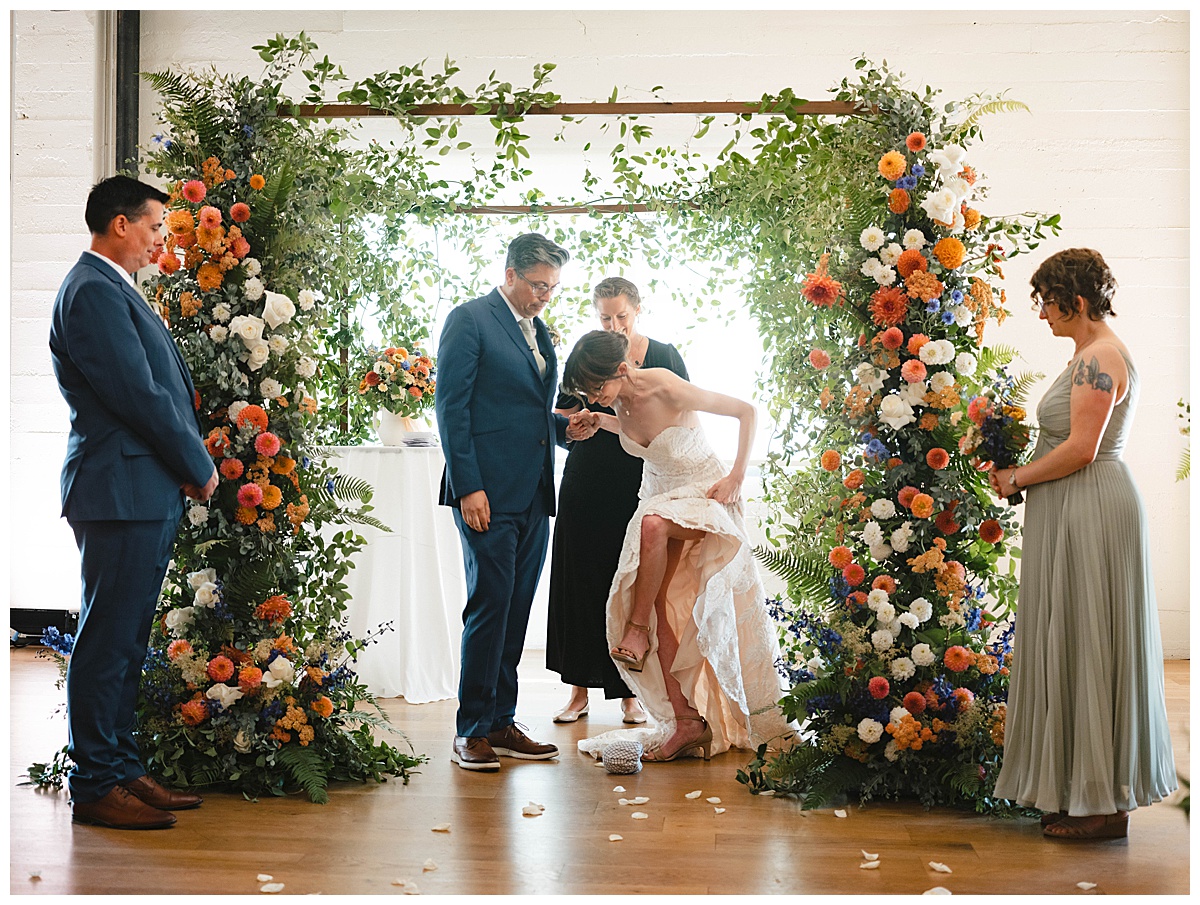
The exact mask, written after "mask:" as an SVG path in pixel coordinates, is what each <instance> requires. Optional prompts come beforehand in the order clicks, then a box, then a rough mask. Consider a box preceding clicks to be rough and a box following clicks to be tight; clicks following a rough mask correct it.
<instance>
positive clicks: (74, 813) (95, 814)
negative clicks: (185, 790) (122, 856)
mask: <svg viewBox="0 0 1200 905" xmlns="http://www.w3.org/2000/svg"><path fill="white" fill-rule="evenodd" d="M71 819H72V820H74V821H75V822H76V823H94V824H97V825H99V826H107V827H112V828H113V829H114V830H162V829H166V828H167V827H169V826H174V824H175V815H174V814H170V813H168V812H167V811H160V810H159V809H158V808H152V807H150V805H148V804H146V803H145V802H143V801H141V800H139V799H137V798H134V797H133V796H132V795H131V794H129V791H128V790H127V789H126V788H125V787H124V786H113V788H112V791H111V792H109V793H108V794H107V795H105V796H104V797H103V798H101V799H100V800H99V801H88V802H85V803H82V804H81V803H79V802H72V804H71Z"/></svg>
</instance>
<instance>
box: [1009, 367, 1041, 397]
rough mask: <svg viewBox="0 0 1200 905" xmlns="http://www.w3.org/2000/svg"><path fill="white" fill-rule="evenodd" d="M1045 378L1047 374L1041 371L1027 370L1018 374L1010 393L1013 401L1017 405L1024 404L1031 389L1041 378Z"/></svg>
mask: <svg viewBox="0 0 1200 905" xmlns="http://www.w3.org/2000/svg"><path fill="white" fill-rule="evenodd" d="M1045 379H1046V375H1045V374H1043V373H1042V372H1041V371H1025V372H1024V373H1022V374H1020V375H1018V376H1017V379H1016V381H1015V382H1014V383H1013V388H1012V393H1011V394H1010V396H1011V398H1012V401H1013V402H1015V403H1016V404H1017V405H1024V404H1025V400H1026V399H1028V398H1029V391H1030V390H1032V389H1033V387H1034V385H1035V384H1036V383H1037V382H1038V381H1039V380H1045Z"/></svg>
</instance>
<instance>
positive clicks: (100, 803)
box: [50, 176, 217, 829]
mask: <svg viewBox="0 0 1200 905" xmlns="http://www.w3.org/2000/svg"><path fill="white" fill-rule="evenodd" d="M167 200H168V196H167V195H165V194H164V193H163V192H160V191H159V190H158V189H156V188H154V187H153V186H150V185H146V184H145V183H142V182H139V181H137V180H136V179H131V178H129V177H126V176H113V177H111V178H109V179H105V180H103V181H102V182H100V183H98V184H97V185H96V186H95V187H93V189H92V191H91V193H90V194H89V195H88V199H87V208H86V212H85V215H84V219H85V221H86V222H87V225H88V228H89V230H90V231H91V234H92V241H91V248H90V249H89V250H88V251H85V252H84V253H83V254H82V256H81V257H80V258H79V261H78V263H76V265H75V266H74V267H73V268H72V269H71V272H70V273H69V274H67V278H66V280H65V281H64V282H63V284H62V288H61V289H59V292H58V297H57V298H56V299H55V301H54V311H53V315H52V318H51V324H50V354H51V358H52V359H53V362H54V373H55V376H56V377H57V378H58V387H59V390H60V391H61V392H62V395H63V398H64V399H66V401H67V405H69V406H70V409H71V432H70V435H69V437H68V439H67V455H66V461H65V462H64V463H63V469H62V514H63V515H64V516H65V517H66V519H67V522H68V523H69V524H70V526H71V529H72V530H73V531H74V532H75V540H76V543H77V544H78V545H79V553H80V558H81V560H82V568H81V573H82V579H83V595H82V600H81V604H80V613H79V630H78V634H77V636H76V639H75V647H74V649H73V650H72V652H71V659H70V663H69V666H68V668H67V718H68V723H69V728H70V748H69V753H70V756H71V760H72V761H73V762H74V765H73V767H72V768H71V773H70V775H69V776H68V779H67V783H68V786H69V788H70V792H71V805H72V813H73V817H74V819H75V821H77V822H79V823H94V824H100V825H102V826H108V827H113V828H116V829H158V828H164V827H168V826H171V825H172V824H174V823H175V815H174V814H172V813H170V811H172V810H179V809H183V808H194V807H197V806H198V805H199V804H200V803H201V799H200V797H199V796H197V795H189V794H186V793H182V792H176V791H171V790H168V789H165V788H163V787H162V786H161V785H159V784H158V783H157V782H155V781H154V780H153V779H152V778H151V777H149V776H147V775H146V773H145V770H144V769H143V768H142V765H141V761H140V759H139V757H138V748H137V742H136V741H135V740H134V735H133V729H134V713H135V706H136V702H137V693H138V685H139V682H140V680H141V675H142V661H143V660H144V659H145V656H146V644H147V641H148V640H149V636H150V626H151V623H152V621H153V619H154V610H155V605H156V604H157V602H158V596H159V591H160V590H161V588H162V582H163V577H164V575H165V574H166V570H167V564H168V563H169V562H170V559H171V552H172V549H173V547H174V542H175V532H176V529H177V528H178V526H179V519H180V517H181V516H182V515H183V496H184V493H186V494H188V495H189V496H192V497H194V498H196V499H198V500H206V499H208V498H209V497H210V496H211V495H212V493H213V491H214V490H215V489H216V486H217V471H216V468H215V467H214V466H213V461H212V458H211V456H209V454H208V451H207V450H206V449H205V448H204V443H203V441H202V440H201V436H200V425H199V423H198V422H197V420H196V410H195V405H194V402H193V399H194V394H195V390H194V388H193V386H192V379H191V375H190V374H189V373H188V369H187V365H186V364H185V363H184V361H183V358H182V356H181V355H180V354H179V350H178V348H176V346H175V342H174V340H173V339H172V338H171V334H170V332H169V331H168V330H167V327H166V325H165V324H164V323H163V321H162V319H161V318H160V317H159V316H158V314H157V312H155V311H154V310H153V309H151V307H150V305H149V304H147V302H146V300H145V299H144V298H143V297H142V296H141V294H140V293H139V292H138V290H137V286H136V284H135V283H134V280H133V274H134V273H135V272H136V271H137V270H139V269H140V268H142V267H145V266H146V265H147V264H149V263H150V261H151V260H152V259H153V258H156V257H157V255H156V252H157V253H162V248H163V241H162V235H161V232H162V223H163V211H164V207H163V205H164V203H165V202H166V201H167Z"/></svg>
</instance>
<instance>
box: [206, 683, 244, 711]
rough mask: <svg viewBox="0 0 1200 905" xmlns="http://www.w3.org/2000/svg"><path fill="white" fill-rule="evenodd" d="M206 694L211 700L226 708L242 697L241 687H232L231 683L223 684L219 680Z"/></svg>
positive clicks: (223, 708)
mask: <svg viewBox="0 0 1200 905" xmlns="http://www.w3.org/2000/svg"><path fill="white" fill-rule="evenodd" d="M204 696H205V697H206V698H208V699H209V700H210V701H216V702H217V703H219V704H220V705H221V709H222V710H225V709H226V708H228V707H232V706H233V705H234V704H236V703H237V702H238V700H239V699H240V698H241V697H242V690H241V689H240V688H232V687H231V686H229V685H223V684H221V683H220V682H218V683H217V684H216V685H214V686H213V687H212V688H210V689H209V690H208V691H206V692H205V693H204Z"/></svg>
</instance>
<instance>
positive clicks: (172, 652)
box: [167, 638, 192, 660]
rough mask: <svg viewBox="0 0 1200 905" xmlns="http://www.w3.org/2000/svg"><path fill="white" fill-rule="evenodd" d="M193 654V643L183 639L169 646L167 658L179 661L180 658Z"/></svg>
mask: <svg viewBox="0 0 1200 905" xmlns="http://www.w3.org/2000/svg"><path fill="white" fill-rule="evenodd" d="M191 652H192V643H191V642H190V641H184V640H183V639H182V638H179V639H176V640H175V641H172V642H171V643H170V644H168V645H167V656H168V657H170V658H171V659H172V660H178V659H179V658H180V657H183V656H186V655H187V654H190V653H191Z"/></svg>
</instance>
